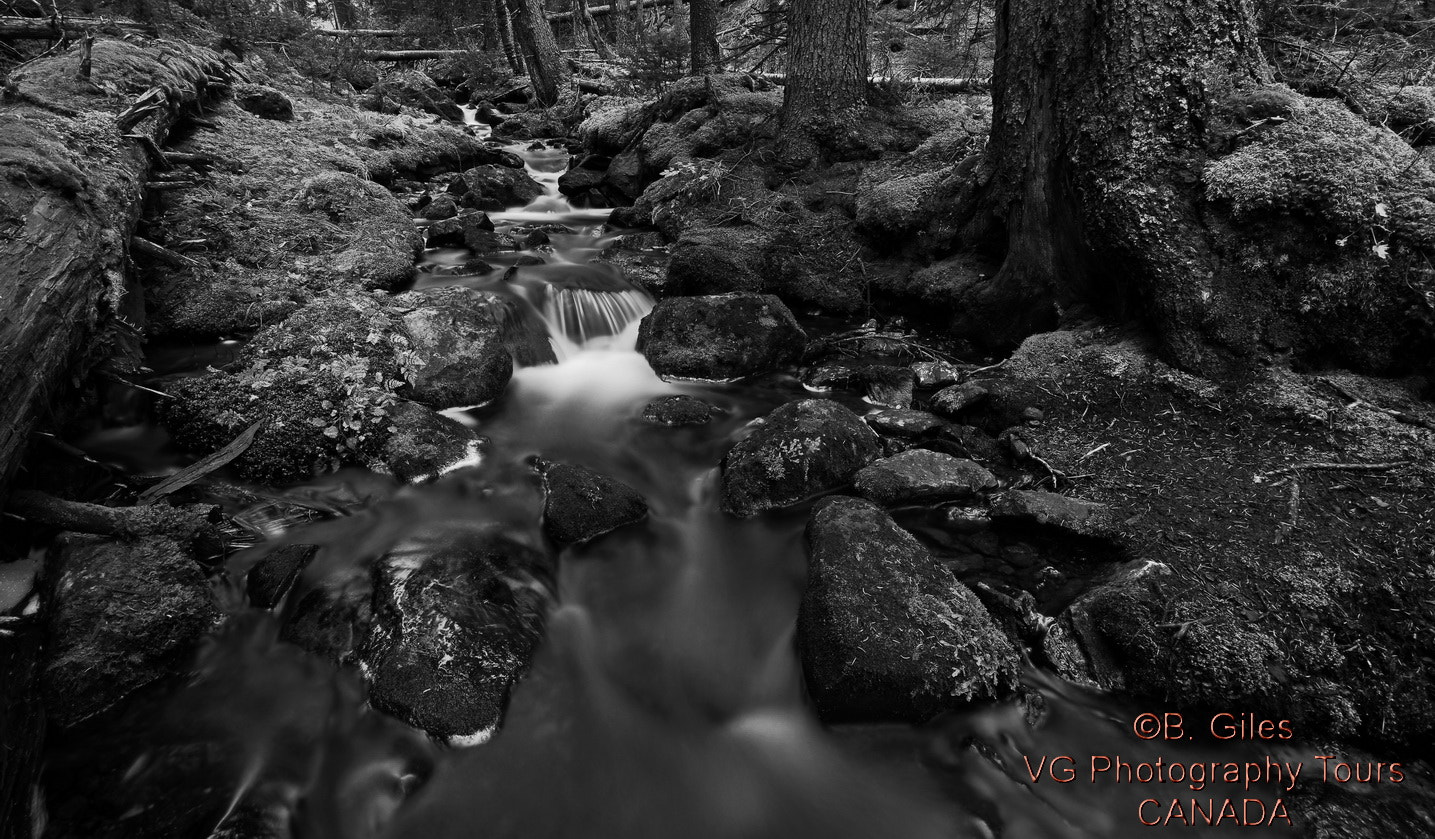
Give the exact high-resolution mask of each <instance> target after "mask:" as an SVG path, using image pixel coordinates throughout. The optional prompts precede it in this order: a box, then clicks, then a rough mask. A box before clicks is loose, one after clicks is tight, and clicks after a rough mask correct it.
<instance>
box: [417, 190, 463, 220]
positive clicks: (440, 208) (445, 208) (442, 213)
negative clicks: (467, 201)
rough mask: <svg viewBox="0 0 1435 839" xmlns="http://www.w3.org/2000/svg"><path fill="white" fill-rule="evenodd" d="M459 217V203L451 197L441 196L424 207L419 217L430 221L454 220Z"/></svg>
mask: <svg viewBox="0 0 1435 839" xmlns="http://www.w3.org/2000/svg"><path fill="white" fill-rule="evenodd" d="M457 215H458V202H457V201H455V200H453V196H451V195H440V196H438V197H437V198H435V199H433V200H432V201H430V202H429V203H428V204H426V205H424V208H423V209H422V210H420V211H419V216H420V217H422V218H426V219H428V220H429V221H439V220H440V219H446V218H453V217H454V216H457Z"/></svg>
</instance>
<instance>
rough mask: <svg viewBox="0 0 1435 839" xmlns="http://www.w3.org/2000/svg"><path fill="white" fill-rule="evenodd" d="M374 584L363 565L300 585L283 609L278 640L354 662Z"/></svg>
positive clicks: (370, 617)
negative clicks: (287, 606)
mask: <svg viewBox="0 0 1435 839" xmlns="http://www.w3.org/2000/svg"><path fill="white" fill-rule="evenodd" d="M306 582H307V581H306ZM373 594H374V585H373V579H372V577H371V576H370V574H369V571H368V569H367V568H352V567H351V568H345V569H343V570H341V571H339V572H336V573H333V574H330V575H329V576H327V577H325V578H323V579H321V580H318V581H316V582H315V583H313V584H310V585H303V586H301V588H299V589H297V590H296V591H295V592H294V597H295V598H297V600H298V602H297V603H296V604H295V605H294V606H293V608H292V609H285V612H286V614H285V616H284V623H282V624H281V625H280V626H279V640H281V641H284V642H286V643H290V644H293V645H295V646H297V647H299V648H301V649H304V650H308V651H309V652H311V653H313V654H314V655H316V656H318V657H319V658H322V659H324V660H325V661H331V662H334V663H335V664H355V663H357V662H358V654H359V651H360V650H361V649H362V648H363V645H364V643H365V641H366V640H367V639H368V637H369V632H370V630H371V629H372V626H373V621H374V601H373Z"/></svg>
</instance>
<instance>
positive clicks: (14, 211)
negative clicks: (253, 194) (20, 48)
mask: <svg viewBox="0 0 1435 839" xmlns="http://www.w3.org/2000/svg"><path fill="white" fill-rule="evenodd" d="M79 65H80V54H79V50H78V49H70V50H68V51H66V52H63V53H60V54H58V55H54V56H50V57H48V58H43V59H40V60H39V61H35V62H32V63H30V64H27V65H25V66H23V67H21V68H19V69H17V70H15V71H14V72H12V73H11V75H10V79H9V83H10V86H11V88H13V90H14V91H15V94H16V95H13V96H11V97H9V98H8V100H7V102H6V104H5V105H4V106H0V136H3V137H4V138H5V143H4V146H3V150H0V230H3V231H5V233H4V235H0V265H3V266H4V269H3V270H0V417H3V421H0V500H3V498H4V494H5V492H6V489H7V487H8V486H9V483H10V480H11V478H12V477H13V476H14V472H15V469H16V468H17V466H18V464H19V461H20V458H21V456H22V454H23V450H24V448H25V446H26V445H27V443H28V442H29V439H30V434H31V432H32V431H33V430H35V429H36V427H37V426H38V425H39V423H40V422H41V421H42V420H43V419H44V418H47V417H50V416H52V415H53V413H54V409H55V407H56V405H57V403H58V401H59V399H60V397H61V396H63V394H64V391H65V390H66V389H67V388H68V387H69V386H70V385H71V384H72V383H73V382H75V381H76V380H77V379H78V378H80V377H82V376H83V374H84V373H86V372H87V371H88V370H89V369H90V368H91V367H93V365H94V364H95V363H97V362H98V361H100V360H102V359H101V358H100V357H99V356H98V355H97V350H96V347H97V346H99V342H96V341H94V338H95V337H96V335H97V334H99V333H100V332H102V331H103V330H104V329H106V328H107V327H109V326H110V325H112V324H115V323H117V321H116V317H117V313H118V312H120V311H122V306H123V305H124V302H123V301H124V299H125V295H126V294H127V293H128V292H129V287H128V278H127V275H126V269H127V265H128V253H127V251H128V246H129V242H130V237H131V236H132V235H133V232H134V227H135V223H136V221H137V220H138V218H139V213H140V203H141V197H142V191H143V188H144V184H145V182H146V181H147V180H148V179H149V176H150V172H151V170H152V169H153V166H154V162H153V161H152V159H151V156H150V152H149V151H147V149H146V145H145V144H144V143H143V142H141V141H137V140H132V139H126V138H125V137H123V136H122V133H121V131H119V130H117V129H116V128H113V127H110V128H108V129H106V128H104V126H107V125H108V126H113V125H114V123H113V120H114V118H115V116H116V110H117V108H116V106H115V104H114V101H113V99H112V98H111V97H110V96H109V95H108V94H106V93H105V92H104V91H103V90H102V89H100V87H99V86H103V85H106V83H109V84H110V85H112V86H113V87H117V88H119V89H127V88H128V89H136V88H145V87H148V88H149V89H150V90H151V91H158V93H156V94H154V95H153V96H151V97H150V100H149V104H150V105H152V107H150V108H145V109H143V110H144V113H139V112H138V111H139V110H140V109H132V111H133V112H132V116H134V117H135V119H134V120H133V124H132V125H131V127H130V129H129V130H128V132H126V133H132V134H136V135H141V136H144V137H146V138H148V140H149V141H150V142H152V143H154V144H155V145H161V144H162V143H163V141H164V138H165V137H166V136H167V135H168V132H169V129H170V127H171V126H172V125H173V123H174V122H175V120H176V119H177V118H178V117H179V116H180V115H181V114H182V113H183V112H184V111H185V110H186V108H188V107H190V106H192V105H194V104H196V103H197V102H198V101H199V100H200V99H201V98H202V97H203V96H204V95H205V94H206V91H207V90H208V88H209V84H210V82H209V79H210V77H221V78H223V77H227V74H228V71H227V65H226V64H225V62H224V60H223V59H222V58H221V57H220V56H219V55H218V54H216V53H214V52H211V51H209V50H205V49H201V48H196V47H188V46H183V45H178V44H172V43H164V42H154V43H152V44H150V45H145V46H142V45H139V44H136V43H131V42H127V41H118V40H109V39H103V38H101V39H97V40H96V41H95V43H94V47H93V50H92V52H91V79H92V81H93V84H85V83H83V82H79V81H77V80H76V78H75V76H76V74H77V72H78V69H79ZM66 137H83V138H85V139H84V140H83V141H81V142H79V143H77V144H76V147H74V148H70V147H67V146H66V144H65V139H64V138H66ZM96 144H103V145H105V147H104V148H97V147H96Z"/></svg>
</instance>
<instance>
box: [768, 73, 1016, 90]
mask: <svg viewBox="0 0 1435 839" xmlns="http://www.w3.org/2000/svg"><path fill="white" fill-rule="evenodd" d="M753 75H756V76H757V77H759V78H762V79H766V80H768V81H770V82H772V83H773V84H787V74H786V73H754V74H753ZM867 83H868V84H878V85H883V84H896V85H897V86H898V87H910V88H916V89H918V90H931V91H936V92H938V93H985V92H986V91H989V90H991V89H992V80H991V78H990V77H988V78H962V77H957V78H927V77H913V78H908V79H892V78H886V77H884V76H871V77H869V78H868V79H867Z"/></svg>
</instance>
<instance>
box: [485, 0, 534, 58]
mask: <svg viewBox="0 0 1435 839" xmlns="http://www.w3.org/2000/svg"><path fill="white" fill-rule="evenodd" d="M488 2H489V4H490V5H491V6H492V8H493V12H494V15H495V16H496V17H497V19H498V38H499V41H500V42H501V43H502V44H503V57H504V58H505V59H507V60H508V68H509V69H510V70H512V71H513V72H515V73H517V74H518V75H520V76H521V75H523V74H524V73H525V72H527V68H526V67H524V66H523V55H522V53H520V52H519V51H518V48H517V46H515V45H514V43H513V15H512V13H511V12H510V11H509V9H508V3H506V2H505V0H488Z"/></svg>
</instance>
